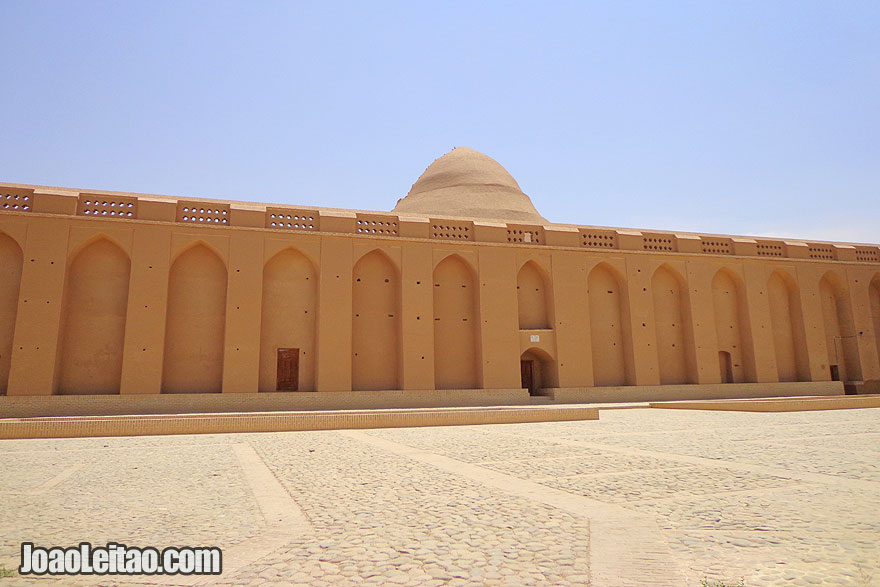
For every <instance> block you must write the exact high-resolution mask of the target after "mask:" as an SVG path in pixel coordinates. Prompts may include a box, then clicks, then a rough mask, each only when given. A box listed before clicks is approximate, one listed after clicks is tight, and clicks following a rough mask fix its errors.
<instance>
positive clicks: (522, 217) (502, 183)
mask: <svg viewBox="0 0 880 587" xmlns="http://www.w3.org/2000/svg"><path fill="white" fill-rule="evenodd" d="M392 211H393V212H396V213H398V214H404V215H405V214H411V215H415V216H437V217H443V218H445V217H455V218H472V219H480V220H501V221H507V222H510V221H520V222H529V223H544V222H547V221H546V220H545V219H544V218H542V217H541V215H540V214H538V211H537V210H536V209H535V206H534V205H533V204H532V201H531V200H530V199H529V197H528V196H527V195H525V194H524V193H523V192H522V190H521V189H520V187H519V184H517V183H516V180H514V179H513V177H512V176H511V175H510V174H509V173H507V170H506V169H504V168H503V167H502V166H501V165H500V164H499V163H498V162H497V161H495V160H494V159H492V158H491V157H488V156H486V155H483V154H482V153H479V152H477V151H474V150H473V149H469V148H468V147H456V148H455V149H453V150H452V151H450V152H449V153H446V154H445V155H443V156H442V157H440V158H439V159H437V160H436V161H434V162H433V163H431V165H430V166H429V167H428V168H427V169H426V170H425V172H424V173H423V174H422V175H421V177H419V179H418V181H416V183H414V184H413V186H412V189H411V190H410V191H409V194H407V196H406V197H405V198H403V199H402V200H400V201H399V202H397V206H395V207H394V210H392Z"/></svg>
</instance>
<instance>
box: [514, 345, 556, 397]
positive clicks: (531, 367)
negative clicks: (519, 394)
mask: <svg viewBox="0 0 880 587" xmlns="http://www.w3.org/2000/svg"><path fill="white" fill-rule="evenodd" d="M519 365H520V379H521V382H522V387H523V389H528V390H529V395H541V390H542V389H547V388H552V387H559V376H558V371H557V369H556V361H555V360H553V357H551V356H550V355H548V354H547V353H546V352H544V351H542V350H541V349H537V348H531V349H528V350H527V351H525V352H524V353H523V354H522V355H520V358H519Z"/></svg>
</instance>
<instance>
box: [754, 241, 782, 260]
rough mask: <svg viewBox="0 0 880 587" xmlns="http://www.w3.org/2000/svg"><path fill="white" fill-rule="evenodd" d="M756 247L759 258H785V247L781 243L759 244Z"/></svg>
mask: <svg viewBox="0 0 880 587" xmlns="http://www.w3.org/2000/svg"><path fill="white" fill-rule="evenodd" d="M757 247H758V256H759V257H784V256H785V247H784V246H783V244H782V243H781V242H759V243H758V245H757Z"/></svg>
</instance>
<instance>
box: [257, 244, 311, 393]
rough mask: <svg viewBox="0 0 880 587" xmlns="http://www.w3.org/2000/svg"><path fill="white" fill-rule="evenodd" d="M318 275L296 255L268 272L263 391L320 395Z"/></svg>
mask: <svg viewBox="0 0 880 587" xmlns="http://www.w3.org/2000/svg"><path fill="white" fill-rule="evenodd" d="M317 315H318V274H317V271H316V269H315V266H314V265H313V264H312V262H311V261H310V260H309V259H308V258H307V257H306V256H305V255H303V254H302V253H301V252H300V251H298V250H296V249H285V250H283V251H281V252H279V253H277V254H275V255H274V256H273V257H272V258H271V259H270V260H269V262H268V263H266V265H265V266H264V267H263V303H262V317H261V320H260V324H261V326H260V383H259V386H260V387H259V389H260V391H279V390H280V391H314V390H315V350H316V340H315V339H316V323H317Z"/></svg>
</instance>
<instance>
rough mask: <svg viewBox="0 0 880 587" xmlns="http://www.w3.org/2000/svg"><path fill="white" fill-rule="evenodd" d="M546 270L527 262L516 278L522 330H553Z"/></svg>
mask: <svg viewBox="0 0 880 587" xmlns="http://www.w3.org/2000/svg"><path fill="white" fill-rule="evenodd" d="M548 283H549V280H548V279H547V276H546V274H545V273H544V270H543V269H541V267H539V266H538V264H537V263H535V262H534V261H526V263H525V264H523V266H522V268H521V269H520V270H519V273H518V274H517V276H516V298H517V305H518V309H519V328H520V330H538V329H549V328H551V325H550V320H551V315H552V312H551V311H550V295H549V290H550V288H549V287H548Z"/></svg>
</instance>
